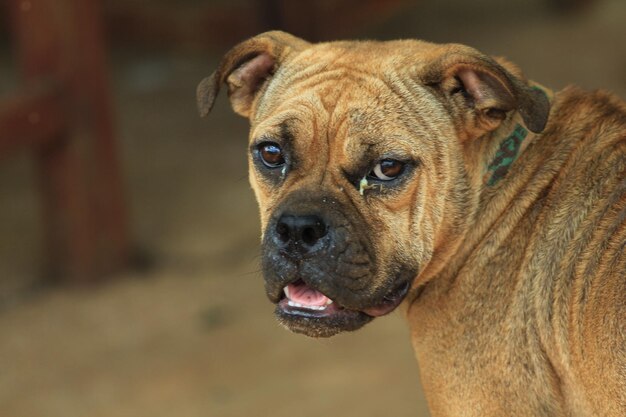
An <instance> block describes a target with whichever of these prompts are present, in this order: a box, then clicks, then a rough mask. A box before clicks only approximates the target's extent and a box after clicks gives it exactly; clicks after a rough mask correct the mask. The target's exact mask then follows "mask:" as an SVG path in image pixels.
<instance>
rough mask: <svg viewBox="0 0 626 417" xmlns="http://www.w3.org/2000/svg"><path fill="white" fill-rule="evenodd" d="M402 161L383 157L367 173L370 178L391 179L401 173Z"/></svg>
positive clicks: (402, 168)
mask: <svg viewBox="0 0 626 417" xmlns="http://www.w3.org/2000/svg"><path fill="white" fill-rule="evenodd" d="M403 170H404V163H403V162H400V161H396V160H395V159H383V160H382V161H380V162H379V163H377V164H376V166H375V167H374V169H373V170H372V172H370V173H369V177H370V178H374V179H377V180H381V181H391V180H393V179H396V178H397V177H398V175H400V174H402V171H403Z"/></svg>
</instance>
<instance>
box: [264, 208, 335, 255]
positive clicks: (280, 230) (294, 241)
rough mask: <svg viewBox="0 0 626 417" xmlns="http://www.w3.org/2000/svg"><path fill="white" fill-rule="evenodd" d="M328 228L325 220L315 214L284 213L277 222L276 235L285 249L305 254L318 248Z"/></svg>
mask: <svg viewBox="0 0 626 417" xmlns="http://www.w3.org/2000/svg"><path fill="white" fill-rule="evenodd" d="M327 232H328V230H327V227H326V224H325V223H324V221H323V220H322V219H321V218H320V217H318V216H315V215H308V216H296V215H292V214H283V215H282V216H280V218H279V219H278V222H276V236H277V237H278V239H277V240H278V243H279V245H281V246H282V247H283V249H290V250H294V251H296V253H299V254H301V255H305V254H307V253H309V252H311V251H312V250H313V249H315V248H316V245H317V243H318V242H319V240H320V239H321V238H323V237H324V236H326V234H327Z"/></svg>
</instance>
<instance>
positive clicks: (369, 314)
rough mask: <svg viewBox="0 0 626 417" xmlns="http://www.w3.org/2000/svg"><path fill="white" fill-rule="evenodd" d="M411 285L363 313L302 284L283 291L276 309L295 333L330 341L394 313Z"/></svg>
mask: <svg viewBox="0 0 626 417" xmlns="http://www.w3.org/2000/svg"><path fill="white" fill-rule="evenodd" d="M408 288H409V285H408V283H403V284H401V285H398V286H397V287H396V288H395V289H394V290H393V291H391V292H390V293H389V294H388V295H386V296H385V297H384V299H383V301H382V302H380V303H378V304H376V305H374V306H371V307H367V308H363V309H361V310H354V309H348V308H345V307H343V306H341V305H340V304H339V303H338V302H335V301H334V300H332V299H330V298H329V297H327V296H326V295H324V294H323V293H321V292H320V291H318V290H316V289H315V288H313V287H311V286H309V285H308V284H306V283H305V282H304V281H302V280H298V281H296V282H293V283H291V284H288V285H287V286H286V287H284V288H283V297H282V299H281V300H280V301H279V302H278V305H277V307H276V315H277V316H278V318H279V320H280V322H281V323H282V324H284V325H285V326H287V327H288V328H289V329H291V330H292V331H294V332H297V333H304V334H306V335H309V336H314V337H328V336H332V335H334V334H337V333H339V332H341V331H351V330H356V329H358V328H360V327H362V326H363V325H364V324H365V323H367V322H369V321H371V320H372V319H373V318H374V317H379V316H383V315H385V314H388V313H390V312H391V311H393V310H394V309H395V308H396V307H397V306H398V305H399V304H400V302H401V301H402V300H403V299H404V296H405V295H406V293H407V291H408Z"/></svg>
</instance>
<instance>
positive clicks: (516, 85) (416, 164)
mask: <svg viewBox="0 0 626 417" xmlns="http://www.w3.org/2000/svg"><path fill="white" fill-rule="evenodd" d="M223 83H225V84H227V86H228V95H229V97H230V101H231V104H232V107H233V109H234V110H235V111H236V112H237V113H239V114H241V115H243V116H246V117H248V118H249V120H250V124H251V129H250V141H249V143H250V146H249V161H250V182H251V184H252V187H253V189H254V191H255V193H256V197H257V200H258V202H259V205H260V211H261V224H262V233H263V256H262V264H263V274H264V278H265V287H266V291H267V295H268V297H269V298H270V300H271V301H272V302H274V303H276V305H277V307H276V314H277V316H278V318H279V320H280V321H281V323H283V324H284V325H285V326H287V327H288V328H289V329H291V330H293V331H295V332H299V333H304V334H306V335H309V336H331V335H334V334H336V333H338V332H341V331H346V330H355V329H357V328H359V327H361V326H363V325H364V324H365V323H367V322H369V321H370V320H372V318H374V317H377V316H381V315H384V314H387V313H389V312H390V311H392V310H394V309H395V308H396V307H397V306H398V305H399V304H400V302H401V301H402V300H403V298H404V297H405V296H406V294H407V292H408V291H409V290H410V289H411V288H412V287H413V288H414V287H415V286H416V285H417V283H419V281H420V278H419V277H420V273H421V272H423V271H424V270H425V269H426V268H427V267H428V266H429V265H432V264H433V263H436V262H438V261H441V259H442V256H441V254H442V253H444V252H446V251H450V250H453V248H454V244H453V242H455V241H456V240H457V237H458V236H459V235H461V234H462V232H463V229H464V227H465V225H466V223H467V221H468V218H471V217H472V216H473V212H472V211H473V210H474V208H475V201H474V200H475V198H474V196H473V194H472V192H471V189H472V175H471V172H469V173H468V165H471V161H470V160H469V159H471V157H468V152H467V151H466V149H468V148H475V146H474V145H472V142H474V141H476V140H477V139H478V138H480V137H481V136H482V135H484V134H485V133H487V132H490V131H492V130H494V129H496V128H497V126H498V125H499V124H500V123H501V122H502V120H503V119H505V118H506V117H507V115H508V114H509V113H511V112H518V113H519V114H521V115H522V117H523V119H524V122H525V123H526V125H527V126H528V127H529V128H530V129H531V130H535V131H539V130H541V129H543V126H544V125H545V122H546V117H547V103H544V102H542V98H543V96H542V95H541V94H539V95H537V94H534V92H533V90H531V89H530V88H529V87H528V86H526V85H525V84H524V83H523V82H522V81H520V80H519V79H518V78H517V77H516V76H514V75H512V74H511V72H509V71H507V70H505V69H504V68H503V67H502V66H501V65H499V64H497V63H496V62H495V61H494V60H492V59H490V58H488V57H486V56H484V55H482V54H480V53H478V52H477V51H475V50H473V49H471V48H468V47H465V46H461V45H434V44H430V43H425V42H420V41H394V42H336V43H326V44H310V43H307V42H305V41H303V40H301V39H298V38H295V37H293V36H291V35H289V34H286V33H283V32H268V33H264V34H262V35H259V36H257V37H255V38H252V39H250V40H248V41H245V42H243V43H241V44H239V45H237V46H236V47H235V48H233V49H232V50H231V51H230V52H228V53H227V54H226V56H225V57H224V59H223V61H222V63H221V64H220V66H219V68H218V69H217V70H216V71H215V72H214V73H213V74H212V75H211V76H209V77H207V78H206V79H204V80H203V81H202V82H201V83H200V85H199V86H198V105H199V108H200V112H201V114H203V115H206V114H207V113H208V112H209V111H210V109H211V107H212V106H213V102H214V100H215V97H216V95H217V93H218V91H219V89H220V86H221V85H222V84H223ZM543 100H544V101H545V99H543ZM439 258H441V259H439Z"/></svg>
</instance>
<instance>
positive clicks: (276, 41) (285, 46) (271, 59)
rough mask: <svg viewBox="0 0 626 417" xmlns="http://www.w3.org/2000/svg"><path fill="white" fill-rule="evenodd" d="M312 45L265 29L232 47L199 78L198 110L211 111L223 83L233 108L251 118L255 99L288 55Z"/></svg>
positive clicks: (197, 90)
mask: <svg viewBox="0 0 626 417" xmlns="http://www.w3.org/2000/svg"><path fill="white" fill-rule="evenodd" d="M308 45H309V44H308V43H307V42H306V41H304V40H302V39H299V38H296V37H295V36H292V35H290V34H288V33H285V32H280V31H272V32H265V33H262V34H260V35H258V36H255V37H254V38H251V39H248V40H247V41H244V42H242V43H240V44H239V45H237V46H235V47H234V48H232V49H231V50H230V51H228V53H227V54H226V55H225V56H224V58H223V59H222V62H221V63H220V64H219V67H218V68H217V70H215V72H213V74H211V75H210V76H208V77H207V78H205V79H203V80H202V81H200V84H199V85H198V88H197V89H196V99H197V102H198V110H199V112H200V115H201V116H202V117H204V116H206V115H208V114H209V112H210V111H211V108H212V107H213V103H214V102H215V98H216V97H217V94H218V92H219V90H220V86H221V85H222V83H226V84H227V86H228V97H229V98H230V102H231V105H232V107H233V110H234V111H235V112H236V113H238V114H240V115H242V116H246V117H248V116H249V115H250V110H251V108H252V104H253V102H254V99H255V97H256V95H257V93H258V92H259V90H260V89H261V88H262V87H263V85H264V84H265V82H266V81H267V80H268V79H269V78H270V77H271V76H272V75H273V74H274V71H276V69H277V68H278V66H279V65H280V64H281V62H282V61H283V60H284V59H285V57H286V56H287V55H288V54H289V53H290V52H292V51H299V50H302V49H304V48H306V47H307V46H308Z"/></svg>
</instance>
